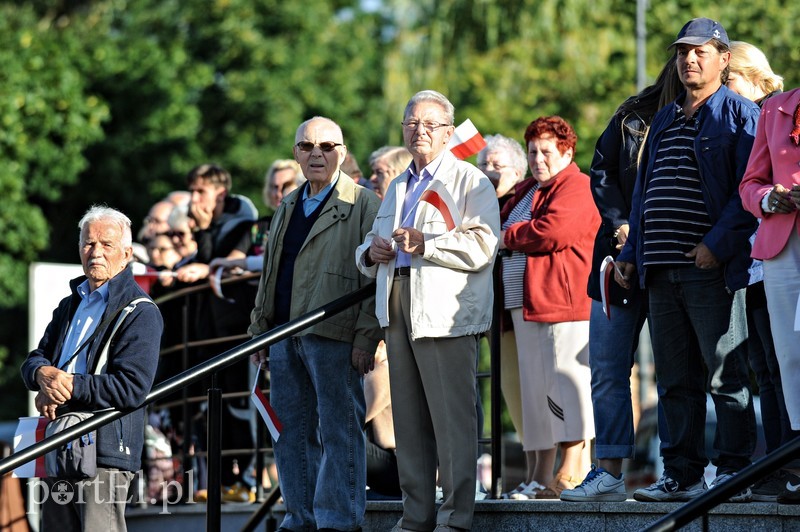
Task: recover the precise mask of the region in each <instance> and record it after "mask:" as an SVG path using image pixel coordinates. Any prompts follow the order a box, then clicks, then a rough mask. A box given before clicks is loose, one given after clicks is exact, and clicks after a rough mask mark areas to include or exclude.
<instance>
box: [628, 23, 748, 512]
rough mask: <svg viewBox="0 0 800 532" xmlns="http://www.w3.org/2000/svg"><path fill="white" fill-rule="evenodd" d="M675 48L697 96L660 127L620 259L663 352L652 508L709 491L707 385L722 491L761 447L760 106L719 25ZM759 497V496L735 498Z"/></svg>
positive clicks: (667, 110)
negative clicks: (753, 189) (738, 86)
mask: <svg viewBox="0 0 800 532" xmlns="http://www.w3.org/2000/svg"><path fill="white" fill-rule="evenodd" d="M672 46H675V47H676V50H677V59H676V61H677V70H678V76H679V77H680V80H681V83H682V84H683V87H684V89H685V90H684V91H683V92H682V93H681V94H680V95H679V96H678V98H677V99H676V100H675V101H674V102H673V103H672V104H670V105H667V106H666V107H664V108H663V109H661V110H660V111H659V112H658V113H657V114H656V116H655V118H654V119H653V123H652V125H651V128H650V134H649V136H648V139H647V143H646V145H645V148H644V152H643V156H642V161H641V164H640V166H639V174H638V177H637V183H636V188H635V190H634V195H633V204H632V209H631V218H630V233H629V235H628V241H627V242H626V244H625V247H624V248H623V250H622V252H621V253H620V255H619V258H618V260H619V264H618V266H619V269H620V273H621V274H622V275H620V274H619V273H618V274H617V281H618V282H619V283H620V284H621V285H622V286H624V287H628V286H629V285H630V283H632V282H634V281H633V278H634V276H635V274H636V272H637V271H638V276H639V282H640V284H641V286H642V287H643V288H644V287H646V288H647V289H648V290H649V298H650V320H651V324H652V334H653V355H654V359H655V366H656V376H657V379H658V382H659V384H660V385H661V386H662V387H663V390H664V393H663V394H662V395H661V397H660V401H661V404H662V406H663V409H664V414H665V419H666V422H667V428H668V431H669V441H668V442H665V444H664V445H663V446H662V456H663V459H664V475H663V476H662V477H661V479H660V480H658V482H656V483H654V484H653V485H652V486H650V487H648V488H642V489H640V490H637V491H636V492H635V493H634V498H635V499H637V500H640V501H686V500H689V499H691V498H693V497H696V496H698V495H700V494H702V493H703V492H704V491H705V490H706V489H707V487H706V484H705V481H704V480H703V471H704V468H705V466H706V465H707V464H708V458H707V456H706V453H705V442H704V440H705V438H704V424H705V417H706V416H705V414H706V411H705V405H706V388H707V387H708V388H709V391H710V392H711V396H712V398H713V400H714V405H715V409H716V413H717V428H716V436H715V438H714V447H715V450H716V451H717V453H718V456H717V457H716V458H715V459H714V465H716V466H717V478H716V479H715V480H714V482H713V483H712V487H713V486H714V485H717V484H719V483H721V482H724V481H726V480H728V479H729V478H730V477H731V475H733V474H735V473H736V472H737V471H739V470H741V469H743V468H744V467H746V466H747V465H749V464H750V456H751V455H752V452H753V449H754V446H755V417H754V413H753V404H752V398H751V395H750V389H749V379H748V373H747V367H746V365H745V362H744V361H745V360H746V357H745V356H744V353H743V352H742V350H743V349H745V348H746V347H745V340H746V335H747V333H746V331H747V327H746V324H745V314H744V290H741V289H743V288H745V287H746V286H747V281H748V274H747V268H748V266H749V264H750V259H749V255H750V244H749V241H748V239H749V237H750V235H751V234H752V233H753V231H754V229H755V223H756V221H755V219H754V218H753V217H752V215H750V214H748V213H747V212H745V211H744V209H743V208H742V203H741V199H740V198H739V190H738V189H739V182H740V181H741V179H742V176H743V175H744V170H745V167H746V165H747V159H748V157H749V155H750V148H751V147H752V145H753V139H754V136H755V130H756V123H757V121H758V116H759V109H758V107H757V106H756V105H755V104H753V103H752V102H750V101H749V100H746V99H745V98H741V97H740V96H738V95H737V94H734V93H733V92H731V91H729V90H728V89H727V88H726V87H725V78H726V77H727V73H728V68H729V67H728V63H729V61H730V56H731V53H730V42H729V41H728V35H727V33H726V32H725V29H724V28H723V27H722V25H720V24H719V23H718V22H716V21H714V20H710V19H707V18H699V19H693V20H691V21H689V22H688V23H687V24H686V25H685V26H684V27H683V29H682V30H681V31H680V33H679V34H678V38H677V39H676V40H675V42H674V43H673V44H672ZM706 370H707V373H706ZM706 374H707V375H708V376H707V377H705V375H706ZM750 496H751V494H750V490H749V489H747V490H745V491H744V492H742V493H739V494H737V495H735V496H734V497H733V498H732V499H731V500H733V501H746V500H749V498H750Z"/></svg>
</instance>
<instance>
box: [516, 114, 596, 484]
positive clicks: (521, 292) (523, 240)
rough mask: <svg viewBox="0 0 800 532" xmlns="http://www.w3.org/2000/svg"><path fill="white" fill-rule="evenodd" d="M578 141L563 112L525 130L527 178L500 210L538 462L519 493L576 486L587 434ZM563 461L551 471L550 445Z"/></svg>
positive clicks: (592, 210)
mask: <svg viewBox="0 0 800 532" xmlns="http://www.w3.org/2000/svg"><path fill="white" fill-rule="evenodd" d="M577 140H578V137H577V135H576V134H575V131H574V129H573V128H572V126H570V125H569V124H568V123H567V122H566V121H565V120H564V119H563V118H561V117H558V116H548V117H541V118H537V119H536V120H534V121H533V122H531V123H530V124H529V125H528V128H527V129H526V130H525V145H526V146H527V148H528V165H529V166H530V168H531V173H532V175H533V179H529V180H527V181H523V182H522V183H521V184H520V185H518V186H517V191H516V193H515V194H514V197H513V198H512V199H511V200H509V201H508V202H507V203H506V204H505V206H504V207H503V210H502V212H501V214H500V218H501V222H502V224H503V225H502V230H503V231H502V244H501V247H503V248H505V249H506V250H507V251H505V252H503V253H501V255H503V259H502V260H503V290H504V305H505V308H506V309H508V310H509V311H510V312H511V317H512V320H513V323H514V330H515V331H516V339H517V350H518V353H519V370H520V384H521V388H522V415H523V427H524V429H523V433H524V436H523V442H522V445H523V449H524V450H525V452H526V456H527V458H528V459H529V460H533V461H535V464H536V465H535V467H534V469H533V474H532V476H531V478H528V479H526V481H527V482H526V484H527V487H526V488H525V489H524V490H523V491H522V492H521V495H522V496H517V497H515V498H535V499H546V498H556V499H557V498H558V497H559V495H560V494H561V491H563V490H564V489H571V488H573V487H575V485H577V484H578V483H580V481H581V480H582V473H583V471H584V470H585V469H586V467H588V463H589V461H590V452H589V440H591V439H592V438H593V437H594V418H593V415H592V402H591V382H590V372H589V314H590V309H591V300H590V299H589V297H588V296H587V295H586V280H587V279H588V278H589V272H590V270H591V259H592V246H593V244H594V236H595V233H596V232H597V228H598V227H599V225H600V215H599V214H598V212H597V207H595V204H594V200H593V199H592V193H591V190H590V187H589V176H587V175H585V174H583V173H581V171H580V169H579V168H578V165H577V164H575V163H574V162H573V158H574V155H575V146H576V144H577ZM556 446H558V447H560V450H561V463H560V465H559V467H558V469H557V471H556V474H555V477H554V476H553V470H554V466H555V460H556V453H557V447H556Z"/></svg>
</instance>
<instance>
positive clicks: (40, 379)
mask: <svg viewBox="0 0 800 532" xmlns="http://www.w3.org/2000/svg"><path fill="white" fill-rule="evenodd" d="M36 384H38V385H39V393H40V394H43V395H44V396H45V398H47V400H48V401H49V402H51V403H54V404H56V405H63V404H64V403H66V402H67V401H69V400H70V399H71V398H72V374H71V373H67V372H66V371H61V370H60V369H58V368H57V367H55V366H39V369H37V370H36Z"/></svg>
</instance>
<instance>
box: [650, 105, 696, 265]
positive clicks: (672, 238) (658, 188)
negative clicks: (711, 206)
mask: <svg viewBox="0 0 800 532" xmlns="http://www.w3.org/2000/svg"><path fill="white" fill-rule="evenodd" d="M673 105H674V107H675V118H674V120H673V121H672V124H671V125H670V126H669V127H668V128H667V129H666V130H665V131H664V134H663V136H662V137H661V142H660V143H659V145H658V150H657V152H656V159H655V162H654V164H653V170H652V178H651V179H650V181H649V183H648V186H647V190H646V192H645V196H644V203H643V205H642V207H643V212H644V264H645V265H649V266H657V265H680V264H694V259H690V258H688V257H686V256H685V253H687V252H689V251H691V250H692V248H694V247H695V246H696V245H697V244H699V243H700V241H701V240H702V239H703V236H705V234H706V233H708V231H709V230H710V229H711V218H710V217H709V216H708V210H707V209H706V205H705V201H704V200H703V191H702V189H701V184H700V169H699V166H698V164H697V158H696V157H695V152H694V140H695V138H696V137H697V134H698V131H699V126H698V123H697V112H695V114H694V115H693V116H692V117H691V118H686V116H685V115H684V113H683V109H681V106H679V105H677V104H673Z"/></svg>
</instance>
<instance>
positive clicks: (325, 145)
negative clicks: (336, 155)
mask: <svg viewBox="0 0 800 532" xmlns="http://www.w3.org/2000/svg"><path fill="white" fill-rule="evenodd" d="M295 146H297V149H298V150H300V151H313V150H314V146H319V149H320V150H322V151H324V152H325V153H328V152H332V151H333V150H335V149H336V147H337V146H344V144H339V143H336V142H320V143H319V144H314V143H313V142H308V141H303V142H298V143H297V144H295Z"/></svg>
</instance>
